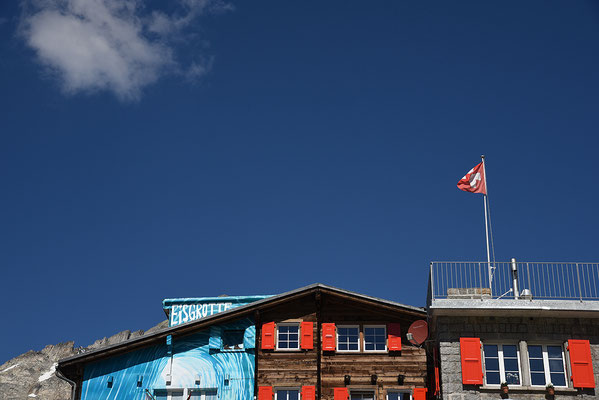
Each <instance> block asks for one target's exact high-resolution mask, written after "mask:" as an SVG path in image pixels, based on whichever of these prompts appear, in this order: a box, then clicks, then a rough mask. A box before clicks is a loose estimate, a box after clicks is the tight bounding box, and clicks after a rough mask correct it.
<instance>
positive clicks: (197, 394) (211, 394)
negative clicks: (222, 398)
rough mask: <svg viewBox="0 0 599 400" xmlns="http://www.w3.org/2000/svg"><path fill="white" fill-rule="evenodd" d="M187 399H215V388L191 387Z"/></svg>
mask: <svg viewBox="0 0 599 400" xmlns="http://www.w3.org/2000/svg"><path fill="white" fill-rule="evenodd" d="M189 400H216V389H207V390H198V389H193V390H191V391H190V393H189Z"/></svg>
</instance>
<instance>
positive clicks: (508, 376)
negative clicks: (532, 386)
mask: <svg viewBox="0 0 599 400" xmlns="http://www.w3.org/2000/svg"><path fill="white" fill-rule="evenodd" d="M505 381H506V382H507V383H508V384H509V385H519V384H520V373H518V372H506V373H505Z"/></svg>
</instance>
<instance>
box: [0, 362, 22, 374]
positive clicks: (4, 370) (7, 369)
mask: <svg viewBox="0 0 599 400" xmlns="http://www.w3.org/2000/svg"><path fill="white" fill-rule="evenodd" d="M17 365H19V363H17V364H15V365H13V366H12V367H8V368H6V369H3V370H2V371H0V374H1V373H3V372H6V371H10V370H11V369H13V368H15V367H16V366H17Z"/></svg>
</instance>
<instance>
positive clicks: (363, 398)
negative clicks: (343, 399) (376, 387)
mask: <svg viewBox="0 0 599 400" xmlns="http://www.w3.org/2000/svg"><path fill="white" fill-rule="evenodd" d="M349 399H350V400H374V392H373V391H371V390H360V391H354V390H352V391H351V392H350V394H349Z"/></svg>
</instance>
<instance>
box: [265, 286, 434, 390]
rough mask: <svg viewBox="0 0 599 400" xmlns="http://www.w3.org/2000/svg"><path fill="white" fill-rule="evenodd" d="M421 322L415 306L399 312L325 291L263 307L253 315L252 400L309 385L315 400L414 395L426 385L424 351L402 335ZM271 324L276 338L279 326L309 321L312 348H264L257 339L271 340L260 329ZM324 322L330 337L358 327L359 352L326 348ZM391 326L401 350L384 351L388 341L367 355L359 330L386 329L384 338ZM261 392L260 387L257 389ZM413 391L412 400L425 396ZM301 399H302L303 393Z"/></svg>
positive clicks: (387, 305)
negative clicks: (396, 393) (397, 333)
mask: <svg viewBox="0 0 599 400" xmlns="http://www.w3.org/2000/svg"><path fill="white" fill-rule="evenodd" d="M425 318H426V313H425V312H424V310H422V311H420V310H418V309H416V308H414V307H409V308H408V307H406V308H402V307H401V306H396V305H392V304H383V303H380V302H377V301H375V300H370V299H369V298H367V297H365V296H364V297H360V296H353V295H351V294H349V293H348V294H346V293H340V292H335V291H328V290H313V291H310V292H307V293H306V294H305V296H303V297H301V298H296V299H293V300H289V301H287V302H285V303H282V304H279V305H276V306H274V307H272V308H265V309H262V310H260V311H259V312H256V316H255V319H256V331H257V332H256V341H257V342H256V386H257V388H256V395H257V398H258V399H259V400H285V399H281V398H277V397H276V393H277V389H278V388H283V389H290V388H293V389H296V390H298V391H300V392H302V393H303V392H304V391H305V390H308V391H309V390H310V389H309V388H310V387H313V389H312V390H313V391H314V393H315V397H314V398H315V399H321V400H346V399H347V396H348V395H351V393H352V392H358V391H359V392H367V393H372V394H374V396H373V397H374V399H375V400H387V392H388V391H400V392H403V393H413V392H414V389H415V388H420V389H424V388H426V385H427V378H426V376H427V354H426V351H425V349H424V348H421V347H416V346H413V345H412V344H410V343H409V342H407V341H406V340H405V333H406V332H407V329H408V327H409V326H410V324H411V323H412V322H414V321H416V320H419V319H425ZM273 322H274V326H276V330H275V337H276V336H277V334H278V327H279V326H286V325H295V326H300V327H301V325H300V324H301V323H302V322H312V323H313V324H312V325H313V332H312V340H313V343H312V346H311V347H312V349H301V348H299V349H293V350H289V349H281V348H278V346H276V345H275V346H274V348H264V347H270V346H263V344H262V340H264V338H265V337H266V340H267V341H268V340H270V339H269V338H268V336H264V334H263V332H262V329H272V328H269V327H268V326H269V325H270V326H271V327H272V323H273ZM323 324H325V325H324V326H325V330H326V329H331V328H333V329H334V331H333V332H334V333H335V339H336V338H337V336H338V335H337V333H338V329H339V327H346V326H350V327H352V328H354V329H355V327H358V330H359V341H358V344H359V350H358V351H353V352H350V351H347V352H343V351H340V350H339V349H338V348H336V347H333V349H332V350H326V347H327V346H326V345H325V346H323V336H326V335H325V332H323ZM332 324H334V325H332ZM390 324H393V326H394V327H401V329H402V334H401V336H400V337H401V339H399V340H401V350H400V351H389V350H388V348H389V343H388V342H387V346H386V347H387V349H386V350H384V351H366V349H365V336H364V333H365V329H364V328H365V327H385V332H386V335H388V334H389V329H388V327H389V326H390ZM264 326H266V327H267V328H264ZM300 330H301V329H300ZM300 334H301V335H303V332H300ZM329 336H330V335H329ZM325 340H326V339H325ZM387 340H388V339H387ZM323 347H324V348H323ZM261 388H264V389H262V391H261ZM268 388H270V389H268ZM306 388H308V389H306ZM343 389H345V390H343ZM417 392H419V395H417V396H416V397H417V398H418V397H422V395H424V393H425V392H424V390H420V391H417ZM308 397H310V396H308ZM302 400H307V399H306V396H305V395H302Z"/></svg>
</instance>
